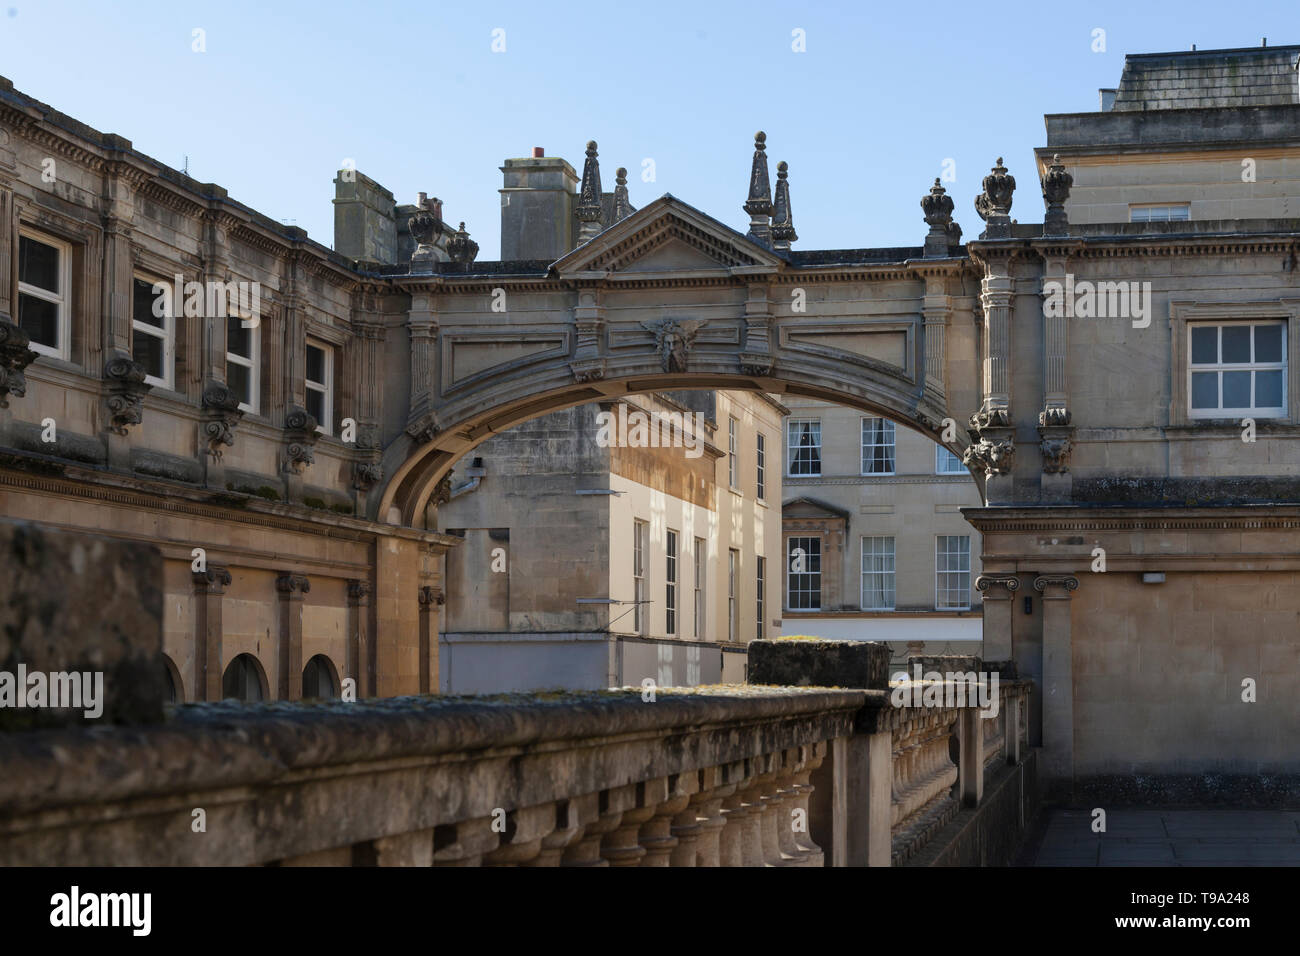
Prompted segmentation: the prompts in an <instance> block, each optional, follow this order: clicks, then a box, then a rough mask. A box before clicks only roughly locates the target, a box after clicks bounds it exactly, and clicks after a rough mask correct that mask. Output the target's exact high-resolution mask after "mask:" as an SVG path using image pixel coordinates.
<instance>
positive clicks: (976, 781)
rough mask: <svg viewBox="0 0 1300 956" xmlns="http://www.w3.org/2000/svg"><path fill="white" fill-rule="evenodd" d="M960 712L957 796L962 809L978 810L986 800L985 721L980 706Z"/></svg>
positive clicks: (958, 722)
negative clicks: (976, 808) (981, 802)
mask: <svg viewBox="0 0 1300 956" xmlns="http://www.w3.org/2000/svg"><path fill="white" fill-rule="evenodd" d="M972 692H973V691H972ZM959 713H960V716H959V717H958V718H957V738H958V747H959V750H958V755H957V795H958V799H959V800H960V801H961V804H962V806H964V807H978V806H979V805H980V801H981V800H983V799H984V721H983V720H982V719H981V718H980V712H979V708H978V707H973V706H972V707H963V708H962V709H961V711H960V712H959Z"/></svg>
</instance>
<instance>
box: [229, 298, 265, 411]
mask: <svg viewBox="0 0 1300 956" xmlns="http://www.w3.org/2000/svg"><path fill="white" fill-rule="evenodd" d="M232 318H233V319H234V320H235V321H237V322H239V323H240V327H241V328H244V329H246V331H247V332H248V351H249V352H250V353H251V358H245V357H244V356H242V355H240V354H238V353H237V352H232V351H230V343H229V340H227V342H226V364H227V365H229V364H230V363H231V362H234V363H235V364H236V365H239V366H242V367H243V368H246V369H248V370H249V372H248V399H249V400H248V401H247V402H240V403H239V408H240V411H244V412H249V413H251V414H253V415H256V414H258V406H259V405H260V404H261V395H262V323H261V322H258V323H257V325H254V326H252V327H251V328H250V327H248V326H245V325H243V323H244V322H247V321H251V320H249V319H243V318H240V317H239V316H237V315H235V316H227V317H226V319H225V321H226V322H227V323H229V321H230V320H231V319H232ZM226 382H227V384H229V382H230V375H229V374H227V375H226Z"/></svg>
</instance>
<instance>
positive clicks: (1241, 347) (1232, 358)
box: [1223, 325, 1250, 388]
mask: <svg viewBox="0 0 1300 956" xmlns="http://www.w3.org/2000/svg"><path fill="white" fill-rule="evenodd" d="M1223 361H1224V363H1235V362H1249V361H1250V326H1249V325H1225V326H1224V327H1223ZM1224 387H1225V388H1226V387H1227V386H1226V385H1225V386H1224Z"/></svg>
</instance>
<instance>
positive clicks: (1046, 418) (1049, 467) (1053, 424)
mask: <svg viewBox="0 0 1300 956" xmlns="http://www.w3.org/2000/svg"><path fill="white" fill-rule="evenodd" d="M1073 434H1074V429H1073V428H1072V427H1071V426H1070V412H1069V409H1067V408H1065V407H1064V406H1063V405H1052V406H1049V407H1047V408H1045V409H1043V410H1042V411H1041V412H1039V413H1038V437H1039V439H1040V440H1039V443H1038V448H1039V450H1040V451H1041V452H1042V454H1043V471H1044V472H1046V473H1047V474H1049V475H1063V474H1066V473H1068V472H1069V470H1070V452H1071V451H1073V450H1074V442H1073V441H1072V440H1071V435H1073Z"/></svg>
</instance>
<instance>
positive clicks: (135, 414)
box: [104, 352, 153, 435]
mask: <svg viewBox="0 0 1300 956" xmlns="http://www.w3.org/2000/svg"><path fill="white" fill-rule="evenodd" d="M145 374H146V373H145V368H144V366H143V365H141V364H140V363H139V362H136V361H134V360H133V359H132V358H131V356H129V355H127V354H126V353H124V352H118V353H116V354H114V355H113V356H112V357H110V358H109V360H108V361H107V362H105V363H104V380H105V381H106V382H107V383H108V397H107V398H106V399H105V404H107V405H108V413H109V425H108V427H109V430H110V431H112V432H115V433H116V434H118V435H125V434H126V433H127V429H128V428H129V427H130V426H132V425H139V424H140V422H141V421H142V420H143V418H144V397H145V396H146V395H148V394H149V391H150V390H151V389H152V388H153V386H152V385H150V384H148V383H147V382H146V381H145V380H144V378H145Z"/></svg>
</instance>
